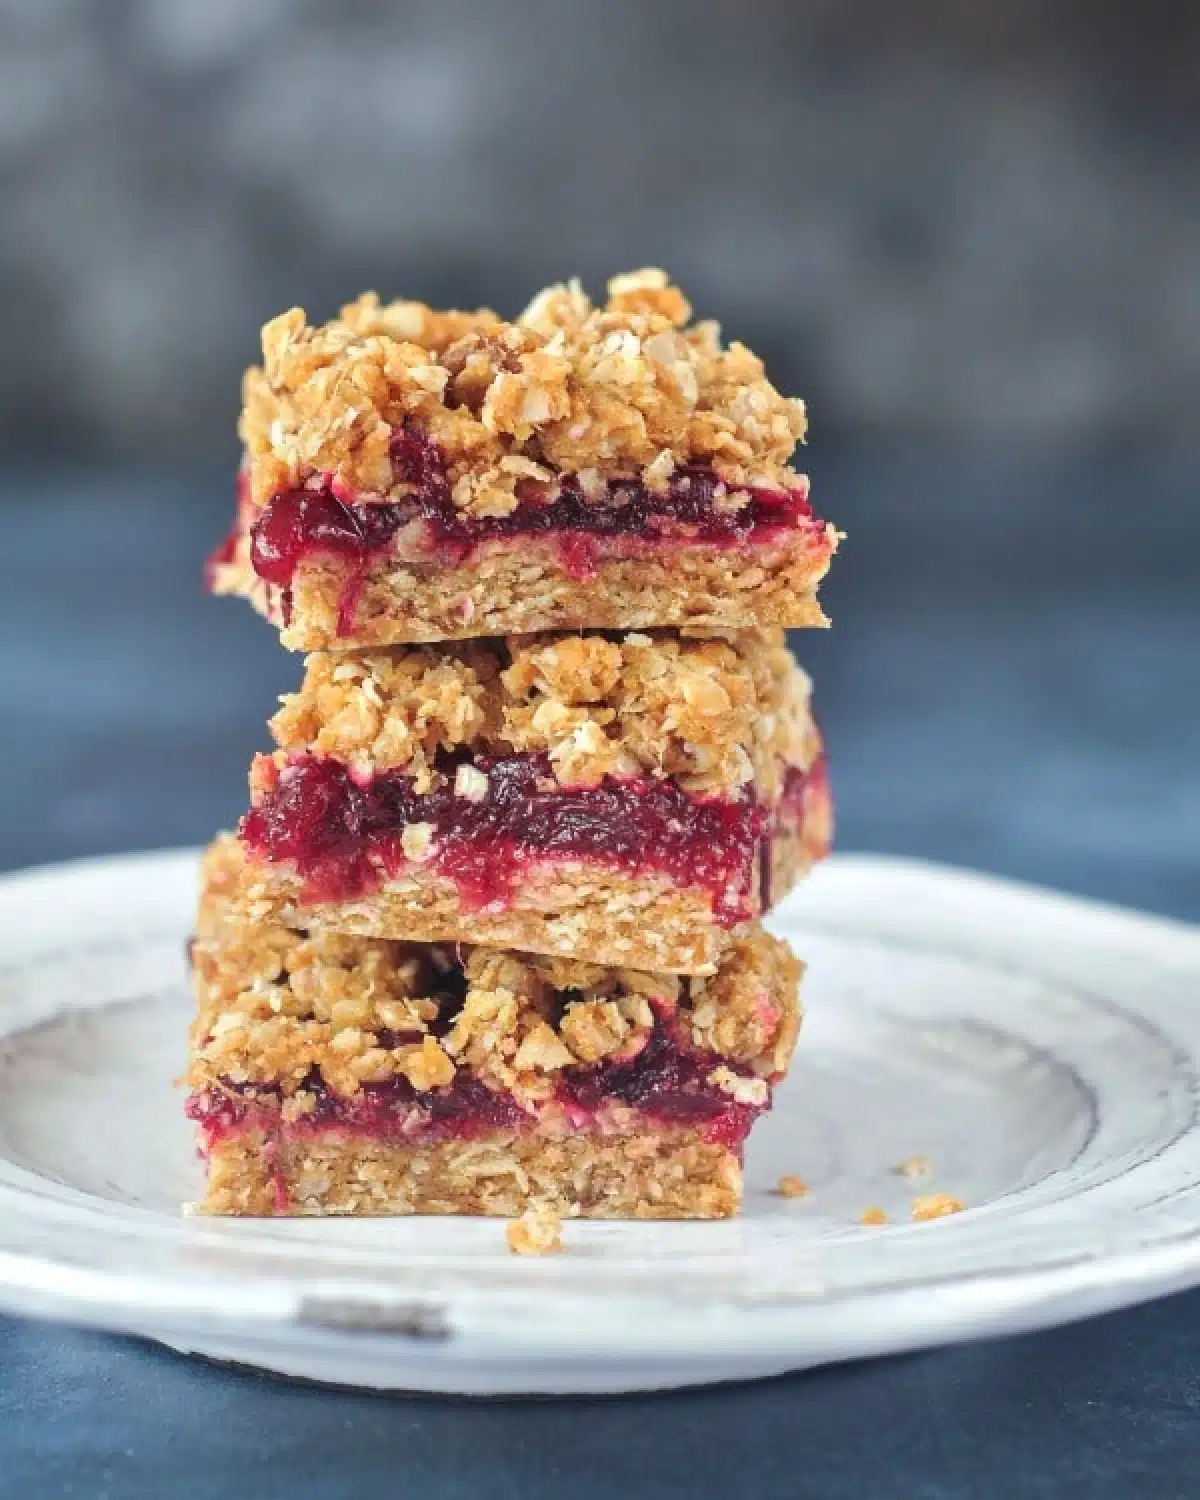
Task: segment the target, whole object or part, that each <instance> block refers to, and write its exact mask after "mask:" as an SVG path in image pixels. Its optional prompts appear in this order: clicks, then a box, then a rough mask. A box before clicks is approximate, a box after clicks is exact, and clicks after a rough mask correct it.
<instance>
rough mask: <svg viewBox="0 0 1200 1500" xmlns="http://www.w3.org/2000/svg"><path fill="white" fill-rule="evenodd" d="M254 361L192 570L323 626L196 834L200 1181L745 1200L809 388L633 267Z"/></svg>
mask: <svg viewBox="0 0 1200 1500" xmlns="http://www.w3.org/2000/svg"><path fill="white" fill-rule="evenodd" d="M244 396H245V404H244V410H243V414H242V422H241V432H242V437H243V440H244V444H245V462H244V465H243V468H242V472H241V479H240V492H239V504H238V511H237V517H236V521H235V524H234V528H233V532H232V534H231V536H230V538H229V540H228V541H227V542H226V543H225V545H224V546H223V547H222V548H221V549H220V551H219V552H218V553H217V554H216V556H215V557H214V558H213V560H212V562H211V564H210V571H209V578H210V584H211V587H212V588H213V590H214V591H215V592H217V593H225V594H240V595H242V596H243V597H245V598H247V599H249V600H250V602H251V603H252V604H253V605H254V606H255V608H256V609H258V610H259V611H260V612H261V613H262V614H264V615H265V616H266V617H267V618H268V619H269V620H271V621H272V622H273V623H274V624H276V625H277V626H278V627H279V629H280V632H281V635H282V639H283V641H284V644H285V645H287V646H289V647H291V648H293V649H296V650H301V651H306V652H308V653H310V654H309V655H308V657H307V660H306V663H305V670H304V677H303V681H302V683H301V684H300V688H299V691H297V692H295V693H292V694H289V695H287V696H286V697H284V698H283V700H282V706H281V708H280V709H279V711H278V712H277V713H276V714H275V716H274V718H273V719H272V720H271V725H270V728H271V733H272V736H273V738H274V741H275V745H276V748H275V750H274V751H273V752H272V753H270V754H264V755H261V756H259V757H258V758H257V760H256V761H255V763H254V766H253V768H252V770H251V774H250V808H249V811H248V812H247V813H246V815H245V817H244V818H243V819H242V822H241V825H240V828H239V830H238V833H237V834H236V835H224V836H222V837H220V838H218V839H217V841H216V842H215V843H214V844H213V845H212V847H211V848H210V849H209V851H208V854H207V856H206V858H205V862H204V869H203V881H202V884H203V889H202V894H201V901H200V911H199V919H198V923H197V930H196V937H195V940H194V943H193V945H192V961H193V969H194V976H195V985H196V993H197V998H198V1006H199V1008H198V1015H197V1018H196V1021H195V1023H194V1026H193V1029H192V1048H191V1063H190V1069H189V1075H188V1081H189V1085H190V1089H191V1095H190V1101H189V1106H188V1107H189V1112H190V1114H191V1116H192V1118H193V1119H194V1120H195V1121H196V1122H197V1124H198V1127H199V1135H200V1143H201V1148H202V1151H203V1153H204V1155H205V1156H206V1158H207V1164H208V1187H207V1195H206V1197H205V1200H204V1204H203V1205H202V1206H203V1207H204V1208H205V1209H206V1210H208V1211H210V1212H215V1213H249V1214H269V1213H292V1214H334V1213H336V1214H392V1213H484V1214H503V1215H513V1214H519V1213H521V1212H522V1211H523V1210H524V1209H526V1208H527V1207H529V1206H531V1205H537V1206H545V1207H548V1208H550V1209H552V1210H554V1211H555V1212H557V1213H560V1214H564V1215H572V1216H575V1215H583V1216H596V1217H630V1218H715V1217H721V1216H724V1215H728V1214H731V1213H733V1212H735V1211H736V1209H737V1207H738V1204H739V1200H740V1194H741V1156H742V1147H743V1144H744V1142H745V1139H746V1135H747V1133H748V1131H749V1130H750V1128H751V1126H752V1125H753V1123H754V1121H755V1119H756V1118H757V1117H758V1116H759V1115H760V1114H761V1113H762V1112H763V1111H764V1110H766V1109H767V1108H768V1107H769V1105H770V1101H771V1090H772V1087H773V1085H774V1084H776V1083H777V1082H778V1081H779V1080H780V1079H781V1078H782V1077H783V1075H784V1073H785V1071H786V1069H787V1067H788V1063H789V1060H790V1057H791V1052H792V1048H793V1046H794V1043H795V1040H796V1035H797V1032H798V1030H799V1023H800V1007H799V1002H798V998H797V987H798V983H799V978H800V973H801V968H802V966H801V964H800V963H799V962H798V961H797V960H796V958H794V957H793V955H792V954H791V952H790V951H789V950H788V948H787V946H786V945H785V944H784V943H782V942H781V941H779V940H778V939H777V938H773V937H771V936H769V935H768V934H767V933H766V932H764V931H763V929H762V927H761V926H760V925H759V918H760V916H761V915H762V914H763V912H764V911H765V910H766V909H767V908H768V907H769V906H770V904H771V903H772V901H774V900H777V899H778V898H779V897H780V896H781V895H783V894H784V893H785V892H786V891H787V890H788V889H789V888H790V887H791V886H792V885H793V883H794V882H795V881H796V880H797V879H799V878H800V877H801V876H802V875H803V874H804V873H805V872H806V871H807V870H808V869H809V868H810V866H811V865H812V863H813V862H814V861H815V860H816V859H818V858H819V857H820V856H821V855H822V854H823V853H824V852H825V850H826V848H827V846H828V842H829V837H830V825H831V811H830V804H829V795H828V787H827V782H826V778H825V773H824V757H823V753H822V747H821V741H820V738H819V735H818V732H817V729H816V726H815V725H814V723H813V720H812V717H811V714H810V709H809V683H808V680H807V678H806V677H805V675H804V674H803V672H802V671H801V670H800V668H799V667H798V666H797V665H796V663H795V662H794V661H793V659H792V658H791V656H790V655H789V653H788V650H787V647H786V645H785V641H784V635H783V628H784V627H788V626H804V625H820V624H823V623H824V617H823V615H822V613H821V610H820V607H819V605H818V604H817V599H816V590H817V585H818V583H819V581H820V579H821V578H822V576H823V575H824V573H825V571H826V569H827V568H828V566H829V561H830V557H831V555H832V553H833V550H834V547H835V545H836V540H837V538H836V533H835V532H834V530H833V528H832V527H830V526H827V525H826V524H825V523H824V522H821V521H819V520H817V519H815V518H814V516H813V513H812V511H811V509H810V507H809V503H808V486H807V481H806V480H805V479H804V478H803V477H801V476H800V475H798V474H796V473H795V472H794V471H793V470H792V469H791V468H790V467H789V461H790V459H791V456H792V453H793V450H794V448H795V445H796V443H797V441H798V439H800V438H801V437H802V435H803V431H804V408H803V406H802V405H801V403H799V402H798V401H794V400H789V399H786V398H785V397H783V396H781V395H780V394H779V392H778V391H776V390H775V388H774V387H773V386H772V385H771V384H770V383H769V382H768V380H767V379H766V378H765V375H764V373H763V367H762V364H761V362H760V361H759V360H758V359H757V358H756V357H755V356H754V355H753V354H752V353H751V352H750V351H749V350H748V349H747V348H745V347H744V346H743V345H741V344H737V343H732V344H730V345H728V346H723V345H722V344H721V342H720V340H719V336H718V330H717V329H716V327H715V325H713V324H711V323H695V322H692V320H691V309H690V308H689V306H688V304H687V302H686V301H685V300H684V298H683V296H682V295H681V294H680V292H679V291H678V290H677V289H676V288H675V287H673V286H671V285H670V284H669V282H668V280H667V278H666V276H665V275H664V274H663V273H662V272H660V271H653V270H648V271H640V272H635V273H633V274H631V275H628V276H621V277H618V278H616V279H615V280H614V281H613V282H612V283H610V287H609V299H608V302H607V303H606V304H605V305H604V306H603V307H594V306H592V304H591V303H590V302H589V301H588V299H587V298H586V297H585V296H584V294H583V292H582V291H581V290H580V288H579V287H578V285H577V284H574V283H572V284H570V285H567V286H556V287H551V288H549V289H548V290H546V291H544V292H542V293H541V294H540V295H539V296H537V297H536V298H535V299H534V301H533V303H532V304H531V305H530V306H529V307H528V308H527V309H526V311H525V312H524V313H523V314H522V315H521V317H519V318H518V319H517V320H516V321H515V322H511V323H509V322H505V321H503V320H502V319H500V318H498V317H497V316H496V315H495V314H493V313H490V312H486V311H481V312H474V313H464V312H435V311H433V310H431V309H430V308H428V307H425V306H423V305H421V304H419V303H411V302H400V303H392V304H390V305H386V306H384V305H381V304H380V303H379V301H378V300H377V299H376V298H375V297H373V296H367V297H363V298H361V299H360V300H359V301H358V302H356V303H353V304H351V305H350V306H348V307H346V308H344V309H343V310H342V313H341V316H340V317H339V318H337V319H336V320H334V321H333V322H331V323H329V324H326V325H325V326H324V327H311V326H310V325H309V324H308V323H307V322H306V320H305V316H304V314H303V313H302V312H300V311H298V310H294V311H292V312H289V313H285V314H284V315H283V316H282V317H279V318H276V319H275V320H274V321H273V322H271V323H269V324H268V325H267V326H266V328H265V329H264V331H263V365H262V367H261V368H254V369H252V370H250V371H249V373H248V374H247V376H246V381H245V389H244Z"/></svg>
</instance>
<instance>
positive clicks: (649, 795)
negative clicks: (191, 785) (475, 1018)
mask: <svg viewBox="0 0 1200 1500" xmlns="http://www.w3.org/2000/svg"><path fill="white" fill-rule="evenodd" d="M462 763H464V762H463V758H462V757H461V756H459V757H452V756H451V757H446V758H445V760H444V761H443V763H442V765H441V766H440V768H439V769H440V770H441V772H442V774H441V775H440V776H439V778H438V782H437V783H436V784H435V786H434V788H433V789H432V790H430V791H428V792H424V793H420V792H417V791H416V790H415V788H414V784H413V781H412V778H411V777H410V776H408V775H406V774H405V773H404V772H400V771H385V772H382V773H380V774H378V775H376V776H373V777H371V778H370V779H369V780H366V781H361V782H360V781H357V780H355V778H354V777H353V776H352V774H351V772H350V771H349V769H348V768H347V767H346V766H345V765H343V764H342V762H340V761H337V760H330V759H326V758H323V757H319V756H315V755H298V756H296V757H294V758H293V759H292V760H290V761H289V762H288V763H287V765H285V766H284V767H283V769H282V770H281V771H280V772H279V773H278V777H277V779H276V781H275V784H274V786H273V787H272V788H271V789H270V790H269V791H268V792H267V794H266V795H265V796H264V797H263V798H262V800H261V801H260V802H259V803H258V805H257V806H256V807H254V808H253V809H252V810H251V811H250V812H249V813H247V815H246V816H245V817H244V818H243V819H242V825H241V836H242V839H243V841H244V842H245V844H246V846H247V847H248V848H249V849H250V850H251V852H252V853H253V854H255V855H257V856H258V857H260V858H265V859H269V860H273V861H278V860H290V861H294V863H295V865H296V868H297V871H298V872H299V874H300V876H301V877H302V879H303V881H304V899H305V900H306V901H308V902H321V901H346V900H352V899H354V898H356V897H358V896H361V895H364V894H366V893H368V892H370V891H372V890H376V889H378V887H379V885H380V884H381V882H382V879H383V878H384V876H385V875H394V874H397V873H399V872H400V871H401V870H402V869H404V868H405V866H406V864H407V858H406V856H405V853H404V849H403V846H402V842H401V839H402V835H403V832H404V829H405V827H406V826H408V825H411V824H414V823H425V824H430V825H432V829H433V835H432V838H433V843H432V853H431V856H430V858H429V860H428V865H429V867H430V868H431V869H432V870H433V871H434V872H436V873H437V874H440V875H445V876H448V877H449V878H451V879H452V880H453V881H454V882H455V884H456V885H457V887H458V890H459V893H460V897H461V899H462V901H463V903H464V905H469V906H471V907H473V908H475V909H478V908H481V907H486V906H490V905H493V904H495V905H497V906H503V905H505V904H507V902H508V901H509V899H510V898H511V895H512V891H513V889H514V887H515V886H516V885H517V884H518V883H519V882H520V880H521V878H522V876H523V874H524V872H525V871H526V870H528V869H529V867H530V866H533V865H536V864H537V863H538V862H539V861H545V860H567V859H582V860H595V861H598V862H602V863H604V864H606V865H609V866H613V865H615V866H616V867H617V868H619V869H621V870H625V871H628V872H630V873H640V872H644V871H647V870H649V871H654V872H657V873H661V874H665V875H668V876H669V877H670V878H671V879H672V880H675V881H677V882H678V883H679V884H681V885H699V886H702V887H704V888H705V889H707V890H708V891H709V893H710V895H711V898H712V905H713V913H714V916H715V917H716V919H717V921H719V922H720V923H722V924H723V925H726V926H732V925H734V924H736V923H737V922H741V921H745V920H747V919H748V918H749V917H751V916H753V915H754V912H753V910H752V904H751V898H752V894H753V892H752V884H751V871H752V870H753V868H754V856H755V854H756V853H757V852H758V851H759V849H760V846H761V844H762V841H763V840H764V838H765V836H766V835H767V833H768V830H769V820H768V817H767V814H766V812H765V810H764V809H763V808H762V807H761V806H759V805H758V804H757V803H756V802H755V801H754V800H753V799H748V800H746V801H742V802H732V801H727V800H724V799H721V798H711V799H699V798H693V797H689V796H688V795H687V793H686V792H684V791H683V790H682V789H681V788H680V787H679V786H678V785H677V784H676V783H675V782H673V781H655V780H651V779H649V778H630V779H627V780H626V779H620V780H618V779H616V778H613V777H606V778H605V779H604V781H603V782H601V784H600V785H599V786H596V787H561V786H559V785H558V784H557V783H556V782H555V781H554V778H553V776H552V774H551V769H550V763H549V760H548V759H547V758H546V757H545V756H544V755H510V756H505V757H501V758H495V759H487V758H483V757H479V758H477V759H475V760H473V761H468V762H467V763H469V764H472V765H474V766H476V767H477V768H478V769H479V770H481V771H483V772H484V773H485V774H486V776H487V791H486V792H484V793H483V795H482V796H481V797H480V798H479V799H478V800H477V801H474V800H468V799H467V798H465V797H459V796H456V795H455V793H454V779H455V777H454V773H455V768H456V765H457V764H462Z"/></svg>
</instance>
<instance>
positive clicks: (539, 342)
mask: <svg viewBox="0 0 1200 1500" xmlns="http://www.w3.org/2000/svg"><path fill="white" fill-rule="evenodd" d="M691 318H692V310H691V307H690V305H689V303H688V302H687V299H686V298H685V297H684V296H683V294H682V292H680V291H679V289H678V288H677V287H673V286H671V284H670V283H669V282H668V280H667V277H666V274H665V272H663V271H659V270H643V271H634V272H631V273H629V274H628V275H625V276H616V277H614V278H613V279H612V281H610V282H609V286H608V300H607V302H606V303H605V305H604V306H603V307H594V306H593V305H592V303H591V302H590V301H589V300H588V298H587V296H586V295H585V293H584V291H583V288H582V287H581V286H580V285H579V283H578V282H577V281H572V282H570V283H568V284H566V285H564V286H552V287H547V288H546V289H545V290H544V291H541V292H539V293H538V294H537V296H536V297H535V298H534V299H533V301H532V302H531V303H530V304H529V306H528V307H527V308H526V309H525V311H524V312H523V313H522V314H521V315H520V316H519V317H518V318H517V319H516V320H515V321H513V322H511V323H509V322H505V321H504V320H503V319H501V318H498V317H497V316H496V314H495V313H492V312H489V311H487V310H486V309H481V310H480V311H478V312H467V313H463V312H448V313H445V312H435V311H434V310H433V309H431V308H429V307H426V306H425V305H424V304H423V303H420V302H392V303H388V304H386V305H385V304H381V303H380V301H379V298H378V297H377V296H375V295H374V294H373V293H367V294H366V295H365V296H363V297H360V298H359V299H358V300H357V301H356V302H351V303H350V304H348V305H347V306H346V307H344V308H342V311H341V314H340V316H339V317H337V318H335V319H333V320H332V321H331V322H329V323H326V324H324V325H323V326H320V327H313V326H312V325H311V324H310V323H309V322H308V320H307V318H306V317H305V314H304V312H303V311H302V310H301V309H300V308H292V309H291V310H290V311H289V312H286V313H282V314H281V315H280V316H279V317H277V318H274V319H272V321H271V322H269V323H268V324H267V325H266V326H265V327H264V329H263V331H262V351H263V362H262V365H261V366H255V367H254V368H252V369H250V370H248V371H247V373H246V378H245V384H244V389H243V397H244V406H243V411H242V420H241V426H240V431H241V437H242V441H243V443H244V444H245V447H246V455H247V472H248V475H249V494H250V499H251V502H252V503H253V504H255V505H260V506H261V505H264V504H266V502H267V501H268V500H270V499H271V498H272V497H273V496H274V495H276V494H278V493H279V492H280V491H282V490H287V489H293V488H296V487H298V486H301V485H303V484H304V483H305V482H306V481H307V480H309V479H311V478H312V477H313V476H314V475H318V476H321V477H325V476H329V477H330V478H331V479H332V481H333V483H334V485H335V486H336V487H338V488H340V489H342V490H345V491H347V492H349V493H352V494H354V495H357V496H360V497H362V498H364V499H366V498H371V499H378V500H391V499H400V498H403V497H404V496H405V495H406V494H407V493H408V492H409V489H410V487H411V481H410V480H408V479H406V477H405V475H404V473H403V472H402V470H399V469H398V466H397V464H396V463H395V462H394V459H393V448H392V439H393V434H394V433H395V432H396V431H397V430H398V429H403V428H404V427H405V426H406V425H410V424H413V425H416V426H417V427H419V428H420V430H421V431H422V433H424V434H425V435H426V436H427V437H428V438H429V439H430V440H431V441H432V442H434V443H435V444H436V445H437V447H438V449H439V450H440V452H441V453H442V454H443V455H444V458H445V465H446V470H447V474H448V479H449V487H450V495H451V499H452V502H453V504H454V506H455V508H456V509H458V510H461V511H463V512H465V513H467V514H469V515H473V516H478V517H488V516H505V515H509V514H511V512H512V511H513V510H515V509H516V507H517V505H518V503H519V502H518V494H517V492H518V488H519V486H520V485H521V484H522V483H523V482H524V481H529V480H532V481H534V482H535V483H542V484H552V483H553V482H554V481H555V480H556V479H557V477H558V476H559V475H560V474H568V473H569V474H575V475H578V476H579V481H580V490H581V493H582V496H583V498H584V500H585V501H599V500H601V499H602V497H603V494H604V480H605V479H606V478H607V477H608V476H610V475H613V474H620V475H626V474H631V473H637V472H641V473H644V474H645V476H646V483H647V486H648V487H649V488H650V489H652V490H653V489H655V488H658V489H659V490H660V491H662V492H665V491H666V488H667V481H668V479H669V478H670V476H671V475H672V473H674V471H675V470H676V469H677V468H682V467H686V466H687V465H690V464H711V465H712V467H713V468H714V469H715V471H716V473H717V474H718V475H719V477H720V479H721V481H722V482H723V484H724V485H725V493H724V494H723V495H722V497H721V504H723V505H725V506H727V507H728V508H729V509H731V510H736V509H738V508H740V507H741V506H743V505H745V504H746V503H748V500H749V496H748V494H747V493H746V491H745V489H744V488H743V487H744V486H748V485H758V486H770V487H775V488H781V489H794V488H798V487H802V486H803V482H802V481H801V480H800V479H799V477H798V476H797V475H795V474H794V473H793V472H792V471H791V470H790V469H789V468H788V467H787V465H788V461H789V460H790V458H791V456H792V453H793V451H794V450H795V447H796V444H797V443H798V442H799V441H800V440H801V439H802V438H803V436H804V431H805V411H804V403H803V402H802V401H799V400H793V399H789V398H787V397H785V396H782V395H780V393H779V392H778V391H777V390H776V389H775V387H774V386H773V385H772V384H771V382H770V381H769V380H768V379H767V378H766V374H765V372H764V370H763V365H762V361H761V360H760V359H759V358H758V357H757V356H756V355H754V354H752V353H751V352H750V350H749V349H747V348H746V346H745V345H744V344H739V343H733V344H731V345H729V347H728V348H725V347H723V346H722V344H721V341H720V336H719V330H718V328H717V325H716V324H715V323H711V322H702V323H693V322H692V321H691Z"/></svg>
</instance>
